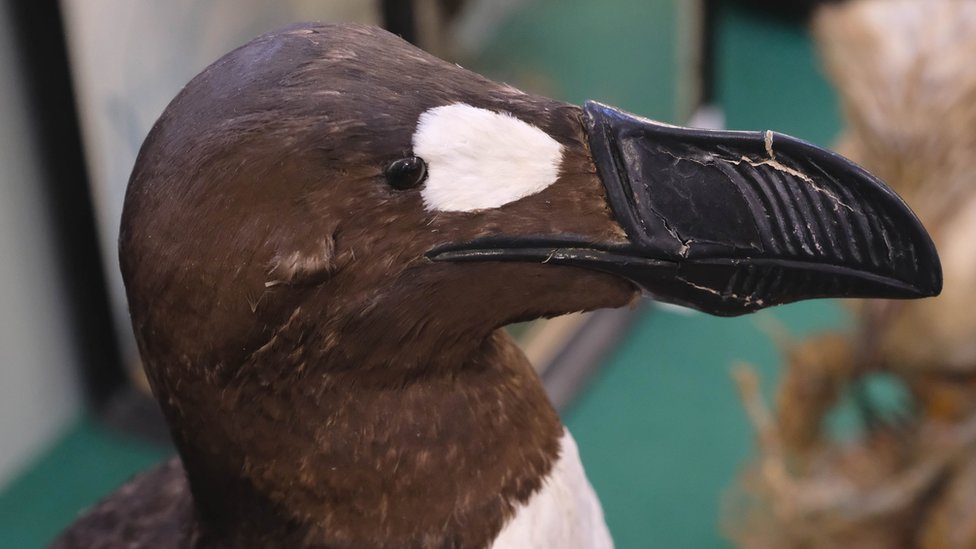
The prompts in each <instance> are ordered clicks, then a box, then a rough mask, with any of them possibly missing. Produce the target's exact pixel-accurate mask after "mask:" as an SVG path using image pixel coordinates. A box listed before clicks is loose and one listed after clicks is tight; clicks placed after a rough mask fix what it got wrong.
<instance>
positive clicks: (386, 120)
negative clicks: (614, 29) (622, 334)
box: [55, 25, 941, 549]
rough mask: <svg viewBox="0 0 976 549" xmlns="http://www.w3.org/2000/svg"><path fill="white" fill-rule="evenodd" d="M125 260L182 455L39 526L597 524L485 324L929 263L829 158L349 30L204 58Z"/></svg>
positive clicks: (288, 36) (573, 463) (89, 542)
mask: <svg viewBox="0 0 976 549" xmlns="http://www.w3.org/2000/svg"><path fill="white" fill-rule="evenodd" d="M119 253H120V260H121V267H122V273H123V278H124V280H125V283H126V290H127V293H128V298H129V306H130V311H131V315H132V322H133V326H134V328H135V332H136V336H137V340H138V343H139V348H140V351H141V353H142V357H143V359H144V363H145V368H146V372H147V375H148V378H149V381H150V383H151V385H152V388H153V393H154V395H155V397H156V398H157V399H158V401H159V403H160V405H161V406H162V408H163V411H164V413H165V416H166V418H167V421H168V423H169V426H170V429H171V431H172V434H173V439H174V441H175V443H176V446H177V449H178V450H179V458H178V459H175V460H173V461H171V462H169V463H167V464H165V465H163V466H162V467H160V468H158V469H156V470H154V471H150V472H148V473H146V474H144V475H142V476H140V477H137V478H136V479H135V480H133V481H132V482H130V483H129V484H127V485H125V486H124V487H122V488H121V489H120V490H119V491H118V492H117V493H116V494H115V495H113V496H111V497H109V498H108V499H107V500H105V501H104V502H102V503H100V504H99V505H97V506H96V507H95V508H93V509H92V510H90V511H89V512H88V513H87V514H86V515H85V516H83V517H82V518H80V519H79V520H78V522H77V523H76V524H75V525H74V526H72V527H71V528H70V529H69V530H68V531H67V532H66V533H65V534H64V535H63V537H61V538H60V540H59V541H58V542H56V544H55V547H60V548H68V547H84V548H86V549H87V548H97V547H123V546H124V547H154V548H161V547H191V546H192V547H289V548H296V547H329V548H352V547H355V548H403V547H423V548H442V547H460V548H481V547H494V548H515V547H518V548H525V547H539V548H562V549H565V548H574V547H578V548H603V547H610V546H611V545H612V542H611V540H610V536H609V534H608V532H607V529H606V526H605V525H604V522H603V516H602V512H601V510H600V505H599V502H598V501H597V499H596V496H595V494H594V493H593V490H592V489H591V487H590V485H589V483H588V482H587V480H586V477H585V475H584V473H583V469H582V466H581V464H580V461H579V456H578V454H577V451H576V446H575V444H574V442H573V439H572V438H571V437H570V435H569V433H568V432H566V430H565V429H564V427H563V426H562V424H561V423H560V421H559V418H558V416H557V415H556V413H555V411H554V410H553V408H552V406H551V405H550V404H549V402H548V400H547V398H546V396H545V393H544V392H543V390H542V386H541V384H540V382H539V379H538V378H537V376H536V374H535V372H534V370H533V368H532V366H531V364H529V363H528V361H527V360H526V359H525V357H524V355H523V354H522V353H521V351H520V350H519V349H518V348H517V347H516V346H515V344H514V343H513V342H512V340H511V339H510V338H509V337H508V336H506V335H505V332H504V331H502V330H501V329H500V328H501V327H503V326H505V325H506V324H508V323H511V322H515V321H520V320H526V319H533V318H538V317H550V316H555V315H560V314H564V313H568V312H572V311H581V310H591V309H596V308H600V307H620V306H623V305H627V304H628V303H631V302H632V301H633V300H635V299H637V298H638V296H639V295H640V294H641V292H644V293H646V294H649V295H652V296H654V297H656V298H658V299H661V300H666V301H671V302H674V303H680V304H682V305H686V306H690V307H695V308H698V309H701V310H703V311H707V312H710V313H715V314H722V315H736V314H743V313H748V312H752V311H755V310H757V309H760V308H763V307H768V306H772V305H776V304H779V303H786V302H790V301H795V300H798V299H806V298H815V297H826V296H854V295H857V296H868V297H901V298H915V297H925V296H930V295H934V294H937V293H938V292H939V289H940V286H941V274H940V268H939V262H938V258H937V256H936V252H935V248H934V247H933V245H932V243H931V241H930V240H929V238H928V236H927V235H926V233H925V231H924V229H923V228H922V226H921V225H920V224H919V222H918V220H917V219H916V218H915V216H914V214H913V213H912V212H911V211H910V210H909V209H908V208H907V207H906V206H905V204H904V203H903V202H902V201H901V199H899V198H898V197H897V196H896V195H895V194H894V193H893V192H891V191H890V190H889V189H888V188H887V187H886V186H885V185H884V184H883V183H881V182H880V181H879V180H877V179H876V178H874V177H873V176H871V175H870V174H868V173H867V172H865V171H864V170H862V169H860V168H858V167H857V166H855V165H853V164H852V163H850V162H849V161H847V160H845V159H844V158H842V157H840V156H837V155H835V154H833V153H830V152H827V151H824V150H822V149H819V148H817V147H815V146H813V145H810V144H807V143H805V142H803V141H799V140H797V139H793V138H791V137H787V136H784V135H781V134H777V133H773V132H763V133H747V132H708V131H701V130H691V129H685V128H678V127H674V126H669V125H665V124H661V123H657V122H654V121H651V120H646V119H643V118H639V117H636V116H633V115H630V114H626V113H624V112H621V111H619V110H617V109H614V108H612V107H609V106H606V105H602V104H599V103H593V102H591V103H587V104H586V105H585V106H584V107H583V108H580V107H577V106H574V105H568V104H565V103H560V102H558V101H553V100H550V99H546V98H543V97H536V96H531V95H527V94H525V93H522V92H520V91H518V90H515V89H513V88H511V87H508V86H505V85H500V84H497V83H495V82H491V81H489V80H486V79H485V78H483V77H481V76H478V75H477V74H473V73H471V72H468V71H466V70H464V69H462V68H460V67H458V66H456V65H454V64H451V63H447V62H444V61H441V60H439V59H436V58H434V57H432V56H430V55H428V54H426V53H424V52H423V51H421V50H418V49H416V48H414V47H412V46H410V45H409V44H407V43H406V42H404V41H402V40H400V39H399V38H397V37H395V36H393V35H391V34H389V33H387V32H385V31H382V30H380V29H376V28H371V27H365V26H352V25H298V26H293V27H290V28H287V29H284V30H282V31H279V32H274V33H271V34H268V35H265V36H262V37H260V38H257V39H255V40H254V41H252V42H250V43H248V44H246V45H244V46H242V47H241V48H239V49H237V50H235V51H233V52H231V53H229V54H227V55H226V56H225V57H223V58H222V59H220V60H219V61H217V62H216V63H214V64H213V65H212V66H210V67H209V68H207V69H206V70H205V71H204V72H203V73H201V74H200V75H199V76H197V77H196V78H194V79H193V80H192V81H191V82H190V83H189V84H188V85H187V86H186V87H185V88H184V89H183V91H181V92H180V94H179V95H178V96H177V97H176V98H175V99H174V100H173V102H172V103H171V104H170V105H169V106H168V107H167V108H166V110H165V111H164V112H163V114H162V116H161V117H160V119H159V121H158V122H157V123H156V125H155V126H154V127H153V129H152V131H151V132H150V134H149V136H148V137H147V138H146V141H145V143H144V144H143V146H142V149H141V151H140V153H139V157H138V160H137V162H136V166H135V169H134V171H133V174H132V177H131V180H130V182H129V187H128V191H127V193H126V198H125V206H124V212H123V216H122V230H121V236H120V242H119Z"/></svg>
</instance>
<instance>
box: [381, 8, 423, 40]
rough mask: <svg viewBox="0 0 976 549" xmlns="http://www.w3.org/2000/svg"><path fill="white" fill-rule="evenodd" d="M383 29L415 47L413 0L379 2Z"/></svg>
mask: <svg viewBox="0 0 976 549" xmlns="http://www.w3.org/2000/svg"><path fill="white" fill-rule="evenodd" d="M380 4H381V6H380V7H381V10H382V12H383V27H385V28H386V30H388V31H390V32H392V33H393V34H398V35H400V37H401V38H403V39H404V40H406V41H407V42H410V43H411V44H414V45H417V16H416V12H415V10H414V6H413V0H380Z"/></svg>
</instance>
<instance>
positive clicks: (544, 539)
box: [492, 430, 613, 549]
mask: <svg viewBox="0 0 976 549" xmlns="http://www.w3.org/2000/svg"><path fill="white" fill-rule="evenodd" d="M560 443H561V451H560V456H559V461H557V462H556V465H555V466H554V467H553V469H552V471H551V472H550V473H549V476H548V478H546V480H545V483H544V484H543V486H542V489H540V490H539V491H538V492H536V493H535V494H533V495H532V497H531V498H530V499H529V501H528V502H526V503H525V504H524V505H522V506H520V507H519V508H518V510H517V511H516V514H515V516H514V517H513V518H512V520H511V521H509V523H508V524H506V525H505V527H504V528H503V529H502V531H501V532H500V533H499V534H498V537H497V538H495V542H494V543H493V544H492V549H613V540H612V539H611V538H610V532H609V531H608V530H607V525H606V522H604V520H603V509H602V508H601V507H600V501H599V500H598V499H597V497H596V493H595V492H594V491H593V487H592V486H590V481H589V480H587V479H586V473H584V472H583V464H582V463H581V462H580V458H579V451H578V450H577V449H576V442H575V441H574V440H573V437H572V436H571V435H570V434H569V431H568V430H567V431H565V434H563V437H562V440H561V441H560Z"/></svg>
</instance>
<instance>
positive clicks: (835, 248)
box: [430, 101, 942, 316]
mask: <svg viewBox="0 0 976 549" xmlns="http://www.w3.org/2000/svg"><path fill="white" fill-rule="evenodd" d="M584 115H585V116H584V118H585V124H586V130H587V132H588V138H589V144H590V149H591V153H592V156H593V161H594V162H595V164H596V167H597V170H598V172H599V175H600V178H601V179H602V181H603V184H604V186H605V188H606V193H607V197H608V200H609V202H610V207H611V209H612V211H613V215H614V217H615V218H616V219H617V221H618V222H619V223H620V224H621V225H622V226H623V228H624V230H625V231H626V232H627V236H628V238H629V240H630V244H629V245H626V246H606V245H602V246H601V245H599V244H593V243H580V242H577V241H567V242H561V241H558V240H554V239H551V238H549V239H538V238H536V239H532V238H524V237H523V238H517V239H500V240H499V241H497V242H488V241H479V242H469V243H466V244H464V245H461V246H447V247H442V248H439V249H436V250H432V251H431V254H430V256H431V257H432V258H433V259H437V260H454V261H459V260H461V261H463V260H509V261H511V260H516V261H545V262H547V263H554V264H563V265H574V266H578V267H584V268H589V269H597V270H601V271H605V272H608V273H612V274H615V275H618V276H622V277H625V278H627V279H629V280H630V281H632V282H633V283H634V284H636V285H637V286H639V287H640V288H642V289H643V290H644V291H645V292H646V293H648V294H650V295H651V296H653V297H655V298H657V299H659V300H661V301H666V302H670V303H676V304H679V305H685V306H688V307H692V308H695V309H699V310H701V311H705V312H708V313H711V314H717V315H724V316H731V315H739V314H744V313H749V312H752V311H755V310H758V309H762V308H764V307H769V306H772V305H779V304H783V303H789V302H793V301H798V300H801V299H810V298H820V297H881V298H919V297H928V296H933V295H937V294H938V293H939V292H940V291H941V289H942V271H941V266H940V264H939V258H938V255H937V253H936V251H935V246H934V245H933V244H932V240H931V239H930V238H929V236H928V234H927V233H926V232H925V229H924V228H923V227H922V225H921V223H920V222H919V220H918V218H916V217H915V214H914V213H912V211H911V209H909V207H908V206H907V205H906V204H905V203H904V202H903V201H902V200H901V199H900V198H899V197H898V196H897V195H896V194H895V193H894V192H893V191H892V190H891V189H889V188H888V187H887V186H886V185H885V184H884V183H882V182H881V181H880V180H878V179H877V178H875V177H874V176H872V175H871V174H869V173H867V172H866V171H864V170H863V169H862V168H860V167H859V166H857V165H855V164H854V163H852V162H850V161H849V160H847V159H845V158H843V157H841V156H839V155H837V154H834V153H832V152H830V151H827V150H824V149H821V148H819V147H817V146H815V145H812V144H810V143H806V142H804V141H801V140H799V139H795V138H792V137H789V136H786V135H782V134H778V133H774V132H770V131H766V132H733V131H712V130H696V129H689V128H679V127H675V126H669V125H665V124H661V123H658V122H654V121H651V120H647V119H643V118H639V117H636V116H633V115H630V114H627V113H624V112H622V111H620V110H617V109H614V108H613V107H609V106H607V105H602V104H600V103H596V102H592V101H590V102H587V104H586V106H585V107H584Z"/></svg>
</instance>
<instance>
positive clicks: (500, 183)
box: [413, 103, 563, 212]
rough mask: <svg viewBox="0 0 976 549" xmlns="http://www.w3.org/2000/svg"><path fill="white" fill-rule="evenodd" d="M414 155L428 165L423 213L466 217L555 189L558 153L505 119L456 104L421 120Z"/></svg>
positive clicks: (551, 142)
mask: <svg viewBox="0 0 976 549" xmlns="http://www.w3.org/2000/svg"><path fill="white" fill-rule="evenodd" d="M413 154H414V155H416V156H419V157H420V158H423V159H424V161H426V162H427V181H426V182H425V183H424V188H423V190H422V191H421V195H422V196H423V199H424V205H425V206H426V207H427V209H428V210H438V211H445V212H471V211H475V210H484V209H487V208H497V207H499V206H502V205H504V204H508V203H509V202H512V201H515V200H518V199H520V198H523V197H526V196H529V195H531V194H535V193H537V192H539V191H541V190H543V189H545V188H546V187H548V186H549V185H552V184H553V183H555V182H556V179H557V178H558V177H559V168H560V165H561V164H562V158H563V147H562V145H560V144H559V143H558V142H557V141H556V140H555V139H553V138H552V137H551V136H550V135H549V134H547V133H546V132H544V131H542V130H540V129H539V128H537V127H535V126H533V125H531V124H528V123H526V122H523V121H522V120H519V119H518V118H515V117H514V116H512V115H510V114H507V113H497V112H492V111H489V110H487V109H479V108H477V107H472V106H471V105H466V104H464V103H455V104H453V105H446V106H443V107H435V108H433V109H430V110H428V111H426V112H424V113H423V114H421V115H420V119H419V120H418V121H417V129H416V131H414V134H413Z"/></svg>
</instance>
